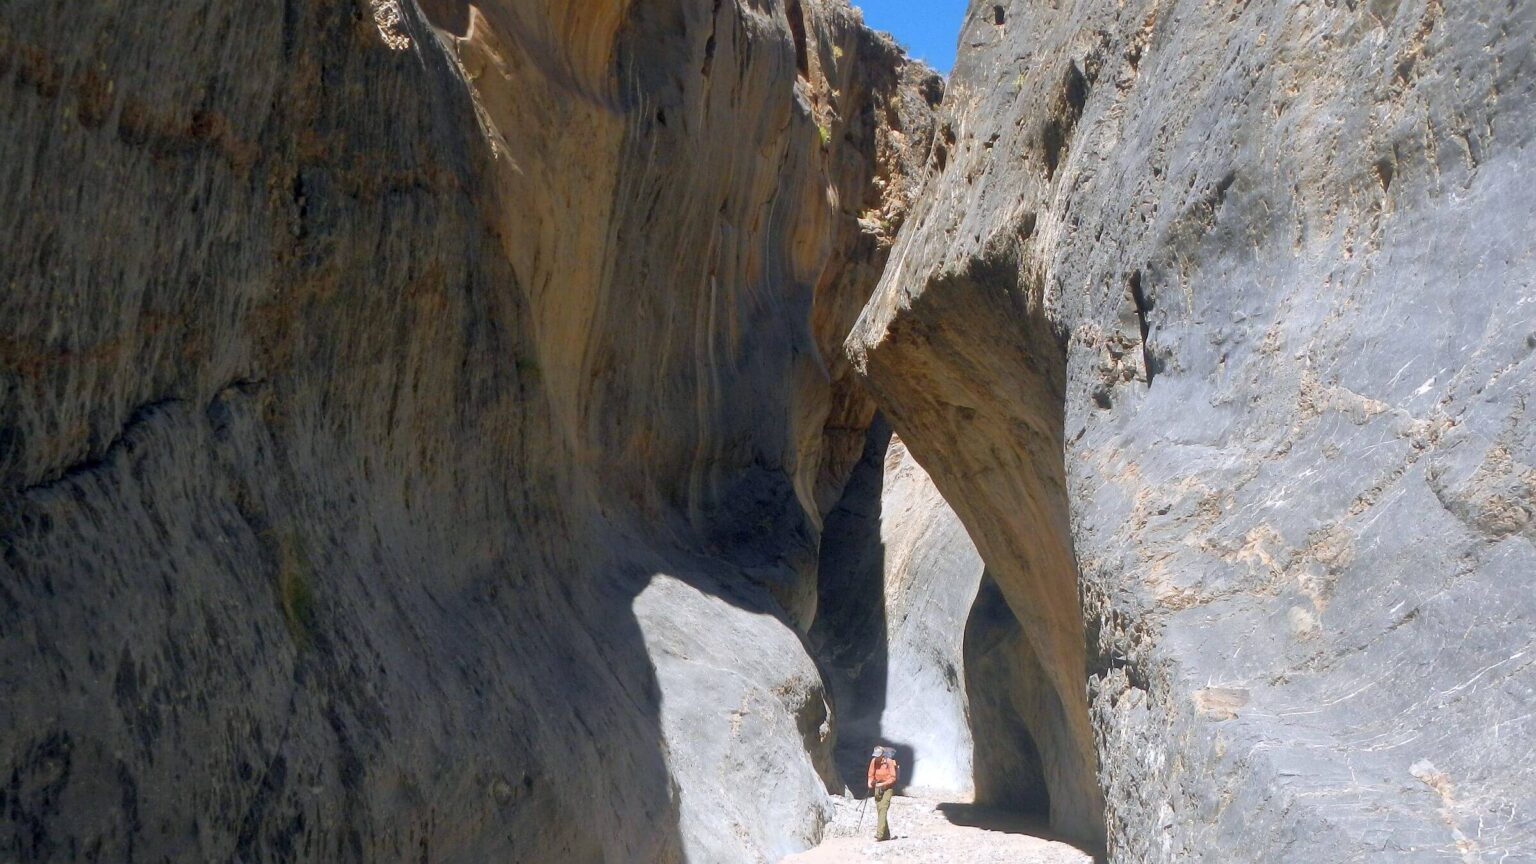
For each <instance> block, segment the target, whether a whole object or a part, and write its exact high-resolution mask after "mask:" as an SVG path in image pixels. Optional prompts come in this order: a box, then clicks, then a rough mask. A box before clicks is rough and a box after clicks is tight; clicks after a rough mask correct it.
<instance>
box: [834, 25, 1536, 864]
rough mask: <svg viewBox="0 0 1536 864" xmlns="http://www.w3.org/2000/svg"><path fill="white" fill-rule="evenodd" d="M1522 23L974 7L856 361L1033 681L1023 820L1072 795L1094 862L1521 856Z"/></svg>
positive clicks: (1525, 305) (1525, 167)
mask: <svg viewBox="0 0 1536 864" xmlns="http://www.w3.org/2000/svg"><path fill="white" fill-rule="evenodd" d="M1533 39H1536V12H1533V9H1532V8H1531V7H1530V6H1529V5H1528V4H1513V5H1510V4H1498V3H1470V4H1453V3H1441V2H1438V0H1404V2H1372V3H1320V4H1292V3H1249V4H1243V5H1238V6H1233V5H1230V4H1227V5H1211V4H1206V3H1199V2H1183V0H1173V2H1133V3H1126V4H1118V5H1116V4H1103V3H1090V2H1067V3H1047V2H1034V0H1007V2H996V3H993V2H988V3H985V4H982V3H973V4H971V10H970V15H969V18H968V21H967V24H966V25H965V30H964V32H963V34H962V37H961V48H962V51H961V57H960V60H959V63H958V65H957V67H956V70H955V72H954V75H953V76H952V79H951V82H950V86H949V90H948V92H947V95H946V103H945V109H944V114H943V117H942V118H941V123H942V132H941V141H942V142H944V144H945V145H946V146H944V147H943V148H942V150H941V152H940V153H939V154H938V162H939V165H938V166H937V167H938V168H939V169H940V171H941V174H940V176H939V177H938V179H937V180H935V181H933V183H934V185H932V186H931V187H930V192H929V194H928V195H927V196H926V197H925V199H924V203H923V205H922V207H921V208H920V210H919V211H918V212H917V213H916V214H914V217H913V218H912V219H911V220H909V222H908V224H907V227H906V228H905V229H904V231H903V232H902V234H901V236H900V239H899V240H898V243H897V246H896V248H895V250H894V251H893V254H892V259H891V264H890V266H889V268H888V270H887V273H886V276H885V279H884V281H883V283H882V286H881V289H880V291H879V293H878V295H877V297H876V298H875V299H874V300H873V301H872V303H871V305H870V307H869V308H867V309H866V311H865V313H864V317H863V318H862V320H861V322H860V325H859V327H858V328H857V329H856V330H855V332H854V334H853V336H852V337H851V339H850V344H849V347H850V352H851V354H852V355H853V356H854V357H855V359H856V361H857V364H858V365H859V367H860V368H861V370H862V371H864V372H865V373H866V374H867V375H868V378H869V381H870V384H871V386H872V388H873V389H874V390H875V391H876V393H877V395H878V399H879V401H880V403H881V406H882V409H883V410H884V411H885V412H886V413H887V414H888V415H889V417H890V419H891V422H892V424H893V426H894V427H895V429H896V430H897V432H898V433H899V434H900V435H901V437H902V439H903V440H904V441H906V442H907V444H908V446H910V447H911V450H912V452H913V453H914V454H915V455H916V456H917V457H918V458H919V459H920V460H921V461H922V463H923V465H924V466H925V467H926V468H928V470H929V471H930V473H931V474H932V475H933V478H934V481H935V482H936V484H937V486H938V488H939V489H940V491H942V492H943V493H944V494H945V496H946V497H947V498H948V499H949V500H950V501H951V502H952V503H953V504H954V505H955V509H956V511H957V512H958V513H959V515H960V517H961V518H962V519H963V520H964V522H965V524H966V525H967V527H969V528H970V529H971V533H972V535H973V536H974V537H975V539H976V542H977V545H978V547H979V549H980V550H981V553H982V557H983V558H984V559H985V560H986V561H987V563H988V568H989V571H991V572H992V574H993V575H994V576H995V577H996V581H997V584H998V588H999V590H1000V593H1001V595H1002V597H1003V598H1005V599H1006V602H1007V604H1008V605H1009V606H1010V607H1011V608H1012V609H1013V610H1014V611H1015V612H1016V613H1017V617H1018V619H1019V621H1020V623H1021V626H1022V635H1023V637H1024V638H1023V640H1022V642H1023V645H1024V647H1025V649H1027V650H1028V651H1029V652H1030V653H1031V654H1032V657H1030V658H1026V659H1027V660H1029V662H1033V663H1038V664H1039V665H1041V666H1042V667H1043V672H1042V681H1043V684H1044V685H1045V692H1046V694H1047V696H1048V697H1049V698H1050V700H1051V710H1053V711H1059V712H1061V713H1060V715H1059V716H1056V717H1041V718H1035V719H1033V720H1032V721H1031V722H1030V724H1029V725H1030V727H1031V729H1033V730H1034V732H1035V733H1036V734H1035V738H1036V739H1037V741H1038V742H1039V743H1040V745H1041V751H1042V754H1041V755H1042V757H1043V758H1044V760H1045V762H1046V766H1045V768H1046V780H1047V785H1048V787H1049V790H1050V793H1051V810H1052V820H1053V822H1055V823H1056V824H1057V825H1058V826H1059V827H1061V828H1063V829H1066V830H1070V831H1073V832H1074V833H1077V834H1078V835H1079V836H1085V835H1089V834H1091V833H1092V823H1093V822H1094V821H1095V820H1094V819H1093V818H1086V817H1087V816H1088V815H1089V814H1091V810H1089V809H1087V808H1089V807H1091V805H1092V800H1091V799H1092V797H1094V796H1093V794H1092V793H1091V791H1089V790H1092V789H1095V788H1099V787H1102V788H1103V790H1104V794H1105V803H1106V814H1107V827H1108V841H1109V847H1110V849H1111V852H1112V857H1113V858H1114V860H1117V861H1123V862H1168V861H1197V860H1198V861H1232V860H1243V861H1309V862H1310V861H1316V862H1323V861H1328V862H1333V861H1403V860H1414V861H1421V860H1422V861H1439V860H1447V861H1474V860H1495V861H1496V860H1500V859H1506V860H1520V859H1524V858H1536V823H1533V822H1532V820H1531V817H1530V815H1529V814H1530V813H1532V812H1533V809H1532V808H1533V805H1536V800H1533V790H1536V760H1533V759H1532V758H1531V756H1530V754H1531V753H1532V752H1536V747H1533V746H1532V745H1533V744H1536V731H1533V721H1532V719H1531V708H1532V705H1533V704H1536V653H1533V651H1536V646H1533V645H1532V644H1531V632H1532V627H1531V625H1532V621H1533V620H1536V606H1533V601H1532V597H1533V595H1532V592H1531V588H1532V574H1533V573H1536V544H1533V542H1532V541H1533V537H1532V534H1531V525H1532V514H1533V513H1536V488H1533V486H1532V478H1533V474H1532V471H1533V469H1532V466H1533V465H1536V431H1533V430H1536V424H1533V423H1532V422H1531V419H1530V417H1529V415H1528V413H1527V406H1528V404H1530V402H1531V397H1532V395H1533V387H1536V335H1533V334H1536V283H1533V281H1532V273H1533V272H1536V259H1533V256H1536V244H1533V243H1532V242H1531V237H1532V236H1536V199H1532V197H1531V196H1530V195H1529V194H1527V193H1526V192H1525V191H1524V190H1528V189H1530V188H1533V187H1536V159H1533V157H1532V155H1531V152H1532V151H1531V145H1532V138H1533V136H1536V92H1533V88H1536V68H1533V65H1532V63H1533V56H1532V41H1533ZM1079 575H1080V577H1081V591H1080V592H1079V591H1078V590H1077V587H1076V582H1077V578H1078V577H1079ZM1081 621H1086V629H1085V628H1084V626H1083V625H1082V624H1081V623H1079V622H1081ZM1026 665H1027V664H1026ZM1095 752H1096V755H1097V760H1095V758H1094V756H1095ZM1064 754H1070V758H1064ZM1072 809H1075V810H1076V811H1077V813H1078V814H1079V815H1074V814H1073V813H1072V812H1069V811H1070V810H1072Z"/></svg>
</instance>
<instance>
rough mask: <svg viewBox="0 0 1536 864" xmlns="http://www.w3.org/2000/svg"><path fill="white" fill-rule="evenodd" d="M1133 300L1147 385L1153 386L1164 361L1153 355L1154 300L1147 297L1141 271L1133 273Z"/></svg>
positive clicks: (1131, 293) (1130, 287) (1131, 280)
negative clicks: (1150, 318)
mask: <svg viewBox="0 0 1536 864" xmlns="http://www.w3.org/2000/svg"><path fill="white" fill-rule="evenodd" d="M1127 290H1128V291H1129V292H1130V295H1131V302H1133V303H1135V304H1136V320H1137V322H1139V323H1140V325H1141V361H1142V363H1143V364H1144V365H1145V367H1146V370H1147V386H1148V387H1151V386H1152V379H1153V378H1154V377H1156V375H1157V373H1159V372H1161V371H1162V363H1161V361H1159V360H1158V359H1157V358H1156V357H1154V356H1153V355H1152V348H1151V346H1150V345H1149V344H1148V342H1147V338H1148V337H1149V336H1150V335H1151V333H1152V324H1151V322H1150V321H1149V316H1150V315H1151V313H1152V309H1153V305H1152V301H1151V300H1150V299H1149V298H1148V297H1147V292H1146V290H1145V289H1144V288H1142V285H1141V271H1140V270H1137V271H1136V272H1135V273H1132V274H1131V278H1130V284H1129V288H1128V289H1127Z"/></svg>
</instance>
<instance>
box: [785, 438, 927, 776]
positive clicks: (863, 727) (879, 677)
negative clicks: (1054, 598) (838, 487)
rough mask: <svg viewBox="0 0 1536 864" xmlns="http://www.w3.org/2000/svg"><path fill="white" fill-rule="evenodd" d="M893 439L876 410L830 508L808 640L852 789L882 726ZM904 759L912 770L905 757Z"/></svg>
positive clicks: (838, 758) (838, 752)
mask: <svg viewBox="0 0 1536 864" xmlns="http://www.w3.org/2000/svg"><path fill="white" fill-rule="evenodd" d="M890 443H891V430H890V426H889V425H887V424H886V422H885V421H884V419H883V418H881V417H879V416H878V415H877V416H876V417H875V420H874V422H873V423H872V424H871V426H870V429H869V431H868V433H867V434H866V437H865V444H864V453H863V455H862V456H861V457H860V459H859V462H858V464H857V465H856V466H855V467H854V469H853V473H852V474H851V475H850V476H849V478H848V483H847V485H846V486H845V487H844V491H843V497H842V499H841V500H840V501H839V502H838V503H837V506H836V507H834V508H833V509H832V511H831V512H830V513H828V514H827V518H826V524H825V528H824V530H823V532H822V541H821V551H820V563H819V569H818V572H819V573H820V581H819V584H818V586H817V593H818V597H817V611H816V620H815V622H814V623H813V624H812V625H811V628H810V632H809V636H808V639H807V641H808V643H809V646H810V648H811V651H812V656H814V657H815V658H816V661H817V663H818V665H820V666H821V669H822V675H823V677H824V678H825V680H826V681H827V689H828V691H829V696H830V699H831V702H832V707H833V713H834V715H835V716H836V717H837V729H838V738H837V746H836V749H835V757H834V758H835V761H836V762H837V767H838V770H839V771H840V772H841V773H842V775H843V780H844V782H845V783H846V784H847V785H848V787H849V788H851V789H861V788H863V785H864V780H863V776H862V774H863V771H864V768H865V764H866V762H867V756H868V753H869V751H868V746H869V745H870V742H871V741H873V740H874V739H875V738H876V737H877V736H878V735H879V733H880V717H881V714H882V713H883V712H884V710H885V703H886V692H885V687H886V667H887V663H888V660H889V658H888V656H887V655H888V652H889V646H888V645H887V641H886V640H887V637H886V612H885V588H884V586H885V546H884V544H883V543H882V542H881V539H880V517H881V501H880V494H881V486H882V479H883V476H884V466H885V455H886V451H887V450H888V449H889V447H890ZM907 766H908V772H909V776H910V769H911V765H910V761H909V762H908V763H907Z"/></svg>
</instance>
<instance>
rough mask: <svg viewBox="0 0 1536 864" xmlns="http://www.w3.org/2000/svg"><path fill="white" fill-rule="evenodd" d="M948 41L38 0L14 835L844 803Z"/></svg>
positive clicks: (178, 853)
mask: <svg viewBox="0 0 1536 864" xmlns="http://www.w3.org/2000/svg"><path fill="white" fill-rule="evenodd" d="M65 21H67V22H69V23H68V26H62V24H61V22H65ZM940 91H941V85H940V84H939V83H938V82H937V81H936V80H935V79H933V77H932V76H931V74H930V73H927V72H925V71H924V70H922V69H921V68H920V67H917V66H914V65H907V64H905V63H904V61H903V59H902V58H901V56H900V52H899V51H898V50H897V49H896V48H895V47H894V45H892V44H891V43H889V42H888V41H886V40H884V39H882V38H879V37H876V36H874V35H873V34H871V33H870V32H868V31H867V30H865V29H864V28H863V27H862V26H861V25H860V24H859V23H858V20H857V16H856V15H855V14H854V13H853V12H852V11H851V10H850V9H849V8H848V7H847V6H846V5H844V4H842V3H840V2H834V0H827V2H818V0H789V2H787V3H780V2H769V3H761V2H734V0H732V2H717V3H704V2H683V0H664V2H647V3H629V2H624V0H594V2H585V0H584V2H579V3H578V2H565V0H492V2H485V3H480V4H469V3H463V2H455V0H423V2H421V3H416V2H411V0H370V2H364V0H344V2H309V0H294V2H289V3H285V4H278V5H277V6H276V7H273V6H271V5H270V4H269V5H266V6H263V5H260V4H218V3H208V2H186V0H177V2H142V3H131V4H122V3H108V2H85V3H79V2H75V3H58V2H44V3H36V2H10V0H0V128H3V129H4V130H5V133H6V134H5V135H4V136H3V139H0V151H3V155H0V201H3V202H4V206H3V207H0V227H3V228H4V234H3V237H4V239H3V240H0V286H3V292H4V293H3V294H0V634H3V639H0V681H3V682H4V683H5V688H4V689H5V698H4V699H3V700H0V768H3V776H4V777H6V778H8V779H7V781H6V783H5V785H4V786H3V787H0V812H3V813H4V822H3V832H0V858H5V859H7V860H10V859H20V860H28V861H52V860H76V859H81V858H94V859H96V860H103V861H129V860H161V859H169V860H208V861H227V860H242V861H246V862H254V861H295V860H303V861H375V860H403V859H405V858H413V859H414V858H420V859H425V860H432V861H466V862H469V861H475V862H478V861H494V860H501V861H571V862H582V861H598V860H604V861H677V860H682V858H683V857H684V856H685V855H687V856H688V857H689V858H690V859H691V860H740V861H751V860H762V859H766V858H770V857H776V856H777V855H778V854H780V853H782V852H785V851H790V850H792V849H795V848H800V847H802V846H804V845H806V844H808V843H809V842H810V841H811V840H812V839H814V836H815V834H816V832H817V831H818V830H819V827H820V822H821V820H822V819H824V818H825V807H826V800H825V785H826V782H827V780H828V779H829V778H830V776H831V774H832V769H831V767H830V765H831V755H830V748H831V746H832V744H831V740H832V739H831V732H830V731H829V729H828V728H826V726H827V720H826V716H827V714H828V709H827V707H826V705H825V700H824V694H823V692H822V687H821V684H820V681H819V677H818V676H817V675H816V674H815V667H814V665H813V664H812V662H811V660H810V658H809V656H808V655H807V653H806V651H805V649H804V648H803V647H802V645H801V642H800V640H799V638H797V636H796V634H795V630H794V628H795V627H796V626H804V625H805V624H807V623H808V622H809V621H810V619H811V616H812V615H813V614H814V601H815V596H816V567H815V565H816V559H817V547H818V541H819V535H820V531H821V524H822V518H823V516H824V514H825V511H826V510H827V509H830V506H831V505H830V502H831V501H835V500H836V498H837V495H838V490H839V489H840V487H841V485H842V482H843V480H844V479H845V478H846V476H847V473H848V471H849V470H850V469H851V467H852V465H853V463H854V462H856V461H857V459H858V455H859V450H860V443H861V442H862V440H863V426H864V425H867V423H868V419H869V417H870V416H871V415H872V413H873V410H874V409H873V405H872V403H871V402H870V401H869V399H868V397H866V396H863V395H861V394H860V393H859V392H858V388H859V384H858V382H857V380H856V379H855V377H854V376H853V374H852V372H851V367H850V366H849V364H848V363H847V361H846V360H845V359H844V358H843V357H842V354H841V351H840V344H841V341H842V338H843V335H844V334H845V333H846V331H847V330H848V328H849V327H850V326H851V324H852V322H853V320H854V318H855V316H856V315H857V313H858V310H859V308H860V307H861V306H862V304H863V302H864V300H865V299H866V298H867V296H868V294H869V293H870V291H871V289H872V286H873V284H874V280H875V277H876V275H877V274H878V273H879V272H880V271H881V268H882V266H883V263H884V256H885V254H886V250H887V247H888V244H889V242H890V238H891V236H892V235H893V234H894V232H895V231H896V230H897V229H898V228H899V225H900V223H901V219H902V217H903V215H904V214H905V212H906V210H907V208H908V207H909V206H910V204H911V202H912V201H913V200H914V197H915V195H916V194H917V191H918V186H917V185H915V184H916V183H918V182H919V181H920V179H921V176H920V175H919V174H918V173H917V172H913V171H911V170H910V168H911V165H912V164H918V165H920V164H921V159H920V158H917V157H913V156H911V155H910V153H909V151H916V152H924V153H925V152H926V148H927V137H926V136H928V135H929V134H931V128H932V127H931V123H930V120H929V118H930V115H931V111H932V108H931V104H932V103H934V102H936V101H937V99H938V97H939V93H940ZM914 159H916V162H915V163H914V161H913V160H914ZM850 441H852V442H853V443H852V444H850ZM824 502H825V503H824ZM704 687H708V688H713V689H712V690H711V697H710V699H709V700H708V701H705V700H703V699H702V697H695V696H694V695H691V694H694V692H695V689H696V688H704ZM781 757H782V758H781ZM735 760H742V761H744V762H746V761H749V762H750V763H751V764H755V765H758V766H759V768H760V776H759V777H758V778H757V782H759V783H762V784H767V785H769V786H771V787H773V788H775V789H782V790H790V791H789V792H787V793H786V798H785V799H784V805H783V806H782V807H780V808H779V809H775V810H771V811H767V812H764V811H760V810H754V811H753V812H754V814H755V816H756V820H755V821H754V822H753V823H752V824H751V825H750V830H746V831H743V832H735V831H732V830H730V826H729V825H727V824H725V823H723V822H721V821H720V820H721V819H724V818H727V817H728V816H729V814H731V813H739V812H743V811H744V809H745V808H746V807H748V806H755V804H756V802H758V801H759V800H760V798H761V791H760V789H752V788H747V787H746V786H745V785H743V784H741V783H727V782H725V780H726V779H727V778H728V777H729V775H730V774H731V772H732V771H733V769H734V766H735V765H737V764H738V762H737V761H735ZM722 814H724V815H722ZM742 824H745V822H744V821H743V823H742Z"/></svg>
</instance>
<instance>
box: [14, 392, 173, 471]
mask: <svg viewBox="0 0 1536 864" xmlns="http://www.w3.org/2000/svg"><path fill="white" fill-rule="evenodd" d="M182 401H183V400H181V399H179V398H176V397H166V398H162V399H154V400H151V401H149V402H146V403H144V404H143V405H140V406H139V407H137V408H135V409H133V411H131V412H129V414H128V418H127V419H126V420H124V421H123V425H122V427H121V428H119V429H118V430H117V434H116V435H113V436H112V440H110V441H108V442H107V444H106V446H105V447H102V448H101V449H100V450H99V451H97V452H96V453H95V455H92V456H88V457H86V458H85V459H82V460H80V461H79V462H75V463H74V464H72V465H69V466H67V467H65V468H63V469H61V470H60V471H59V472H58V473H57V474H55V475H54V476H52V477H50V478H48V479H46V480H42V481H40V482H37V483H33V484H31V485H29V486H23V487H21V488H20V489H19V490H17V492H18V493H19V494H20V495H29V494H31V493H33V492H42V491H46V490H48V489H52V488H55V487H57V486H60V485H62V484H64V483H68V482H69V481H71V480H74V479H76V478H78V477H81V476H83V475H86V474H90V473H91V472H93V471H97V470H100V469H101V468H102V467H103V466H105V465H106V464H107V463H108V462H110V461H111V460H112V457H113V456H114V455H115V454H116V453H117V452H118V451H119V450H122V449H123V448H125V447H129V446H131V436H132V435H133V433H134V432H135V431H136V430H138V429H139V428H141V427H142V426H144V425H145V424H147V423H149V422H150V421H152V420H154V419H155V418H156V417H157V416H159V415H160V414H161V413H162V412H164V411H165V410H166V409H168V408H170V407H172V406H174V405H179V404H181V403H182Z"/></svg>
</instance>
